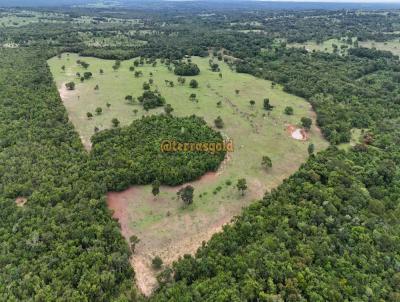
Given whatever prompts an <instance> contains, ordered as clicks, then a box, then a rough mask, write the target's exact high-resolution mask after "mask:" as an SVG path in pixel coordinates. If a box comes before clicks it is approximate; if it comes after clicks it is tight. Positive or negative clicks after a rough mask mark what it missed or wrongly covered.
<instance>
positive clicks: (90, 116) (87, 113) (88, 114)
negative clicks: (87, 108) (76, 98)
mask: <svg viewBox="0 0 400 302" xmlns="http://www.w3.org/2000/svg"><path fill="white" fill-rule="evenodd" d="M86 116H87V118H88V119H89V120H90V119H91V118H92V117H93V114H92V113H91V112H86Z"/></svg>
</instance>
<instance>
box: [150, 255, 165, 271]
mask: <svg viewBox="0 0 400 302" xmlns="http://www.w3.org/2000/svg"><path fill="white" fill-rule="evenodd" d="M162 265H163V261H162V259H161V258H160V257H159V256H155V257H154V258H153V260H151V266H152V267H153V269H156V270H158V269H160V268H161V267H162Z"/></svg>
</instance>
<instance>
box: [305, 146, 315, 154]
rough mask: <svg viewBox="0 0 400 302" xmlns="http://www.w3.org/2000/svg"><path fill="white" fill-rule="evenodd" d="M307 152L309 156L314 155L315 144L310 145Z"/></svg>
mask: <svg viewBox="0 0 400 302" xmlns="http://www.w3.org/2000/svg"><path fill="white" fill-rule="evenodd" d="M307 151H308V154H309V155H312V154H314V151H315V146H314V144H309V145H308V149H307Z"/></svg>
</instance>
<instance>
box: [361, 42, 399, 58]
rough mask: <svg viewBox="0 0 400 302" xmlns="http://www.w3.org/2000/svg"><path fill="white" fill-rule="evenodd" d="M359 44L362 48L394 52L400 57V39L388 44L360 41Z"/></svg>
mask: <svg viewBox="0 0 400 302" xmlns="http://www.w3.org/2000/svg"><path fill="white" fill-rule="evenodd" d="M358 44H359V45H360V46H362V47H367V48H376V49H378V50H386V51H390V52H392V53H393V54H395V55H398V56H399V55H400V39H395V40H391V41H387V42H376V41H360V42H359V43H358Z"/></svg>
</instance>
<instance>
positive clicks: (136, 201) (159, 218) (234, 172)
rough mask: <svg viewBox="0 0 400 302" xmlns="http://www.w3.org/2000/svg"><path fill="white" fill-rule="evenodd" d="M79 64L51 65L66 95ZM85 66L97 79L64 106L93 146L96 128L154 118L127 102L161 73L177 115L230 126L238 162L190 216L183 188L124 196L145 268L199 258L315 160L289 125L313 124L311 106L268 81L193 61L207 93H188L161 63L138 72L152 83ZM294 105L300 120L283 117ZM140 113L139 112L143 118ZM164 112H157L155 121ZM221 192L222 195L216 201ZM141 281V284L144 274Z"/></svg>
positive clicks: (208, 188)
mask: <svg viewBox="0 0 400 302" xmlns="http://www.w3.org/2000/svg"><path fill="white" fill-rule="evenodd" d="M77 59H79V57H78V56H77V55H75V54H69V55H66V54H64V55H63V56H62V58H61V59H58V58H53V59H51V60H49V65H50V67H51V70H52V72H53V75H54V77H55V80H56V83H57V86H58V87H59V88H61V87H62V85H63V83H65V82H67V81H71V80H75V81H76V82H79V81H78V80H77V79H75V76H74V75H75V73H76V72H81V73H82V72H83V71H84V70H83V69H82V68H81V67H79V66H78V65H77V64H76V60H77ZM80 59H81V60H84V61H86V62H88V63H89V64H90V67H89V68H88V70H89V71H91V72H93V74H94V78H93V79H91V80H89V81H85V82H84V83H83V84H80V83H79V84H78V85H77V89H76V91H74V92H66V94H65V96H64V104H65V106H66V107H67V110H68V112H69V115H70V118H71V121H72V122H73V124H74V125H75V127H76V128H77V130H78V132H79V133H80V135H81V137H82V139H83V140H84V141H85V142H86V143H87V142H88V141H89V139H90V136H91V135H92V134H93V129H94V127H95V126H97V127H99V128H100V129H104V128H107V127H110V126H111V119H112V118H114V117H117V118H118V119H119V120H120V121H121V124H122V125H128V124H129V123H130V122H131V121H132V120H133V119H135V118H139V117H140V116H141V115H142V114H146V112H144V111H143V110H142V108H141V106H139V105H129V104H127V103H126V102H125V100H124V98H125V96H126V95H127V94H131V95H133V96H135V97H137V96H139V95H140V94H141V93H142V91H143V90H142V84H143V82H144V81H147V80H148V79H149V73H150V72H153V79H154V84H153V89H154V88H157V89H159V90H160V91H161V94H162V95H163V96H164V97H165V98H166V100H167V103H170V104H171V105H172V106H173V108H174V109H175V110H174V114H176V115H179V116H187V115H190V114H193V113H194V114H196V115H199V116H203V117H204V118H205V120H206V121H207V122H208V123H209V124H210V125H213V121H214V119H215V118H216V117H217V116H221V117H222V119H223V120H224V122H225V128H224V129H222V132H223V133H224V134H225V135H226V136H228V137H230V138H232V139H233V141H234V145H235V151H234V152H233V153H231V154H229V157H230V159H229V160H228V161H227V163H226V164H225V165H224V168H223V170H222V172H221V173H220V175H219V176H218V177H211V178H205V179H203V180H200V181H198V182H195V195H196V196H195V202H194V204H193V205H192V206H191V207H190V208H189V209H183V208H182V205H181V202H180V201H178V200H176V198H175V196H176V191H177V189H176V188H162V190H161V194H160V196H159V197H158V199H157V200H156V201H154V200H153V197H152V195H151V193H150V190H151V188H150V186H141V187H136V188H135V189H134V190H133V191H132V192H131V193H127V194H124V195H123V196H121V198H122V199H123V200H122V202H125V203H126V204H125V206H126V207H127V210H126V211H127V213H126V215H128V228H129V229H128V230H127V231H126V232H127V233H126V234H125V235H126V236H127V235H130V234H137V235H138V236H139V238H141V239H142V241H141V243H140V244H139V246H138V248H137V253H136V254H137V257H140V256H143V261H149V257H150V255H155V254H160V255H161V256H162V257H163V258H164V259H167V260H171V259H172V258H174V257H176V252H177V251H178V252H179V253H182V252H185V251H190V250H191V249H192V250H193V246H192V243H193V242H194V243H195V246H197V245H196V244H198V243H199V242H201V240H206V239H208V237H209V235H210V234H211V233H210V231H212V230H217V229H218V226H220V225H221V224H222V223H225V222H227V221H229V220H230V218H231V217H233V216H234V215H237V214H239V213H240V211H241V208H242V207H243V206H246V205H248V204H249V203H250V202H251V201H253V200H255V199H258V198H260V197H261V196H262V195H263V193H264V192H265V191H266V190H269V189H271V188H273V187H276V186H277V185H278V184H280V183H281V182H282V180H283V179H284V178H286V177H288V176H289V175H290V174H292V173H293V172H295V171H296V170H297V169H298V167H299V166H300V164H301V163H303V162H304V161H305V160H306V158H307V147H308V144H309V142H302V141H296V140H294V139H292V138H291V137H290V136H289V135H288V134H287V132H286V125H287V124H298V123H299V121H300V118H301V117H302V116H310V117H313V112H312V111H311V110H310V106H309V104H308V103H307V102H306V101H305V100H304V99H301V98H298V97H295V96H293V95H289V94H287V93H284V92H283V91H282V89H281V88H280V87H276V88H274V89H272V88H271V83H270V82H268V81H265V80H261V79H257V78H254V77H253V76H250V75H246V74H238V73H236V72H232V71H231V70H230V69H229V67H228V66H227V65H225V64H224V63H221V62H219V64H220V66H221V72H222V75H223V77H222V79H220V78H219V76H218V73H213V72H211V71H210V70H209V69H208V60H209V58H193V61H194V62H195V63H196V64H198V65H199V67H200V69H201V74H200V75H199V76H196V77H195V78H196V80H198V82H199V88H198V89H191V88H189V85H188V82H189V81H190V77H187V79H186V84H185V85H184V86H180V85H178V84H177V81H176V79H177V76H175V75H174V74H173V73H172V72H171V71H168V69H167V67H166V66H163V65H161V64H160V63H159V64H158V65H157V67H151V66H150V65H145V66H144V67H138V68H136V70H142V71H143V74H144V76H143V77H141V78H135V77H134V76H133V73H132V72H130V71H129V66H131V65H132V60H131V61H124V62H122V66H121V68H120V70H118V71H117V72H114V71H113V70H112V65H113V64H114V61H107V60H101V59H96V58H80ZM62 65H65V66H66V71H65V72H62V71H61V66H62ZM100 68H102V69H103V70H104V75H100V74H99V70H100ZM165 80H173V81H174V82H175V87H173V88H171V87H166V85H165ZM96 84H98V85H99V87H100V89H99V90H98V91H95V90H94V87H95V85H96ZM235 89H239V90H240V93H239V95H236V93H235ZM191 93H196V94H197V97H198V99H199V102H198V103H194V102H191V101H189V95H190V94H191ZM78 95H79V96H80V97H79V100H78ZM265 97H269V98H270V100H271V103H272V104H273V105H274V106H275V108H274V110H273V111H272V113H271V114H270V116H268V115H267V116H265V117H264V116H263V114H264V113H265V111H264V110H263V109H262V100H263V99H264V98H265ZM251 99H254V100H255V101H256V105H255V107H254V108H251V106H250V105H249V100H251ZM218 101H222V107H221V108H217V106H216V103H217V102H218ZM107 102H109V103H111V108H110V109H107V108H106V105H105V104H106V103H107ZM232 104H234V106H235V107H234V106H232ZM288 105H290V106H292V107H293V108H294V112H295V114H294V115H293V116H287V115H285V114H284V113H283V110H284V108H285V107H286V106H288ZM98 106H100V107H102V108H103V111H104V113H103V114H102V115H100V116H95V117H94V118H93V119H92V120H88V119H87V118H86V112H87V111H91V112H93V113H94V110H95V108H96V107H98ZM133 109H137V110H138V113H137V115H135V114H134V113H133ZM161 111H162V109H157V110H151V111H150V114H155V113H158V112H161ZM310 142H312V143H314V144H315V146H316V149H317V150H320V149H322V148H325V147H326V146H327V143H326V142H325V141H324V140H323V139H322V137H321V136H320V134H319V132H318V130H317V129H315V128H313V129H312V131H311V140H310ZM263 155H268V156H270V157H271V159H272V161H273V167H272V169H270V170H269V171H265V170H264V169H262V168H261V166H260V163H261V157H262V156H263ZM240 177H246V179H247V182H248V184H249V191H248V193H247V194H246V195H245V196H244V197H241V196H240V195H239V194H238V192H237V190H236V188H235V186H234V185H235V183H236V181H237V179H238V178H240ZM227 180H231V181H232V182H233V185H231V186H227V185H226V181H227ZM218 186H221V187H222V190H221V191H220V192H219V193H217V194H214V193H213V191H214V190H215V188H216V187H218ZM200 195H201V197H200ZM199 234H200V235H199ZM185 240H186V241H185ZM188 240H189V241H188ZM187 241H188V242H187ZM177 243H181V244H182V245H181V246H180V244H177ZM167 262H168V261H167ZM137 273H138V277H139V278H140V270H139V269H137ZM139 286H140V284H139Z"/></svg>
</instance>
